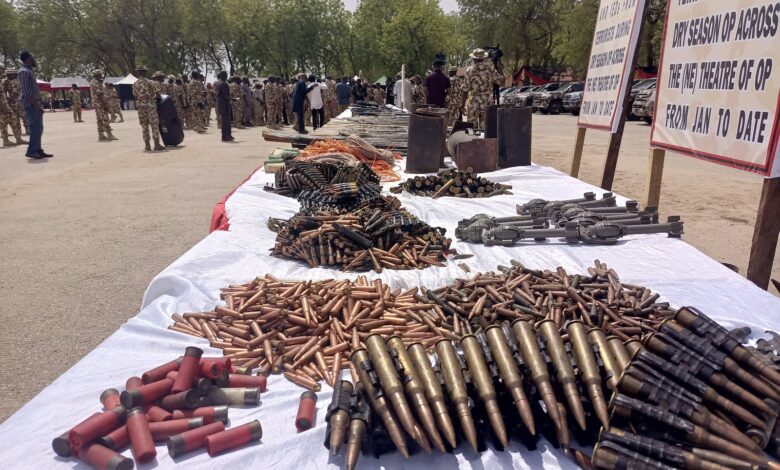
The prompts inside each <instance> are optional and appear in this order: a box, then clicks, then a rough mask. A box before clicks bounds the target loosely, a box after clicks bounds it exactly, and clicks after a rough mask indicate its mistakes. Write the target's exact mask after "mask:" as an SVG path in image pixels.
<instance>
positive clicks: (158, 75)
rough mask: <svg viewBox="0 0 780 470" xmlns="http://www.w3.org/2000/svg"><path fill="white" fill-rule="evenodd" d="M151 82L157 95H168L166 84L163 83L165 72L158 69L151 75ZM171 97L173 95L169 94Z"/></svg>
mask: <svg viewBox="0 0 780 470" xmlns="http://www.w3.org/2000/svg"><path fill="white" fill-rule="evenodd" d="M152 84H153V85H154V92H155V93H157V94H158V95H168V96H170V94H169V93H168V85H167V84H166V83H165V74H164V73H162V72H160V71H159V70H158V71H156V72H154V74H153V75H152ZM171 99H173V97H172V96H171Z"/></svg>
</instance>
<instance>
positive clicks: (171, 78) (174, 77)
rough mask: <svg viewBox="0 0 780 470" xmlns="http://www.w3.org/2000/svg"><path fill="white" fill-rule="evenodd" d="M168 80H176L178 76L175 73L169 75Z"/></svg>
mask: <svg viewBox="0 0 780 470" xmlns="http://www.w3.org/2000/svg"><path fill="white" fill-rule="evenodd" d="M168 80H176V76H175V75H173V74H170V75H168Z"/></svg>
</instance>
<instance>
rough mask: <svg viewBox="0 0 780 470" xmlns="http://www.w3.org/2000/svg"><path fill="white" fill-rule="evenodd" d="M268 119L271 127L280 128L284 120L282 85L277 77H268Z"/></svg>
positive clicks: (266, 100) (266, 93) (266, 88)
mask: <svg viewBox="0 0 780 470" xmlns="http://www.w3.org/2000/svg"><path fill="white" fill-rule="evenodd" d="M265 105H266V111H267V116H266V121H267V126H268V128H269V129H279V123H280V122H281V121H282V86H281V85H280V84H279V83H278V78H277V77H268V84H267V85H266V86H265Z"/></svg>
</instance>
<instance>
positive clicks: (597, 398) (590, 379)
mask: <svg viewBox="0 0 780 470" xmlns="http://www.w3.org/2000/svg"><path fill="white" fill-rule="evenodd" d="M566 331H567V332H568V333H569V341H570V342H571V345H572V350H573V351H574V357H575V358H576V359H577V366H578V367H579V369H580V373H581V374H582V377H581V379H582V382H583V383H584V384H585V388H586V390H587V391H588V396H589V397H590V402H591V404H592V405H593V409H594V410H595V412H596V416H598V418H599V421H601V425H602V426H604V429H609V413H608V412H607V400H606V399H605V398H604V388H603V385H602V383H601V374H600V373H599V366H598V364H597V363H596V358H595V357H594V356H593V349H591V347H590V342H589V341H588V335H587V333H586V332H585V324H584V323H582V322H581V321H579V320H575V321H571V322H569V324H568V325H566Z"/></svg>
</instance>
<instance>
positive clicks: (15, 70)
mask: <svg viewBox="0 0 780 470" xmlns="http://www.w3.org/2000/svg"><path fill="white" fill-rule="evenodd" d="M5 74H6V75H18V74H19V71H18V70H17V69H15V68H10V69H8V70H6V71H5Z"/></svg>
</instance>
